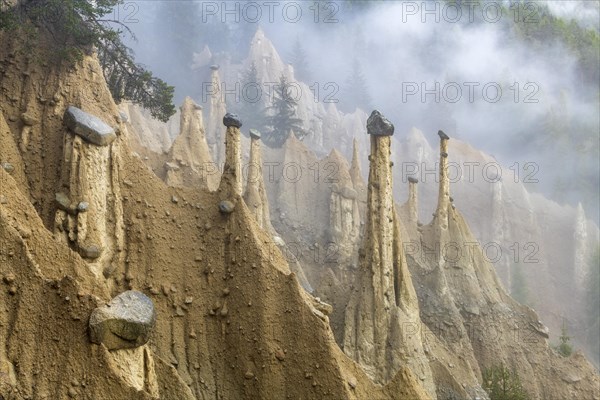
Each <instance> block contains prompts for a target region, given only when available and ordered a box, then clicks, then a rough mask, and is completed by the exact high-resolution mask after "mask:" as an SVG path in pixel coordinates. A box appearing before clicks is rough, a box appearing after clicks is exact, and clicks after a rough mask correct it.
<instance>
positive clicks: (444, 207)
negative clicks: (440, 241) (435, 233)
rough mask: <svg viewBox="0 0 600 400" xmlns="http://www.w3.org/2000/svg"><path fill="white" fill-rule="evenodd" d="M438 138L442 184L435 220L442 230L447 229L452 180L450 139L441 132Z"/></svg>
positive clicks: (440, 185)
mask: <svg viewBox="0 0 600 400" xmlns="http://www.w3.org/2000/svg"><path fill="white" fill-rule="evenodd" d="M438 136H439V137H440V182H439V193H438V204H437V209H436V212H435V219H436V221H437V225H438V226H439V227H440V228H442V229H447V228H448V206H449V205H450V180H449V179H448V140H450V137H449V136H448V135H446V134H445V133H444V132H443V131H441V130H440V131H438Z"/></svg>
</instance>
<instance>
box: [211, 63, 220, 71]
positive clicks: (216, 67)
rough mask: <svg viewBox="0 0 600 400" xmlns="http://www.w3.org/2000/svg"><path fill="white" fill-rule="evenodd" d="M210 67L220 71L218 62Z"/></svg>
mask: <svg viewBox="0 0 600 400" xmlns="http://www.w3.org/2000/svg"><path fill="white" fill-rule="evenodd" d="M210 69H212V70H213V71H218V70H219V65H218V64H213V65H211V66H210Z"/></svg>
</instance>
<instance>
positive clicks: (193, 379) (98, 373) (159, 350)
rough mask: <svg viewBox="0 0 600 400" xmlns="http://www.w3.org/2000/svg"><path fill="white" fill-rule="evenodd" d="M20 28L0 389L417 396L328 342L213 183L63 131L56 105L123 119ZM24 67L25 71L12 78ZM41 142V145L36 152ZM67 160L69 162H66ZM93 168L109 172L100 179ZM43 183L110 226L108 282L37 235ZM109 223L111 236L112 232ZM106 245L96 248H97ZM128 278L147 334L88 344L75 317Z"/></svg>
mask: <svg viewBox="0 0 600 400" xmlns="http://www.w3.org/2000/svg"><path fill="white" fill-rule="evenodd" d="M19 37H21V36H20V35H15V38H14V39H13V38H9V37H7V36H5V34H4V33H1V32H0V49H1V50H2V51H0V65H1V66H2V67H1V68H2V69H3V73H2V74H1V75H0V85H1V86H2V88H3V90H2V91H0V97H1V98H2V101H1V102H0V104H2V108H3V111H4V114H5V115H7V118H8V119H9V121H10V124H9V125H10V129H11V131H12V132H11V133H12V135H13V137H15V138H17V139H18V140H19V143H21V142H20V140H21V139H20V138H21V136H20V133H21V132H22V129H21V128H22V124H23V123H24V121H22V120H21V119H19V118H20V114H21V113H22V112H24V110H21V109H20V107H21V106H22V105H23V104H26V105H29V107H30V108H31V109H33V110H34V112H33V113H30V115H33V116H34V118H33V121H31V120H30V119H28V120H27V122H34V123H37V125H32V126H30V125H27V126H30V128H32V129H31V130H30V131H29V132H28V134H29V135H30V136H29V137H28V139H29V142H28V143H27V145H26V152H21V150H19V151H20V152H21V155H22V157H23V158H24V165H25V166H26V168H27V178H28V179H29V182H30V188H29V192H28V188H27V187H24V186H20V184H19V183H17V181H16V180H15V179H14V178H13V177H12V176H11V175H9V174H8V173H7V172H6V171H5V170H4V168H0V181H1V182H2V196H4V197H3V198H2V202H1V203H2V204H1V205H0V243H1V244H2V245H1V246H0V257H1V259H2V262H0V275H1V276H2V281H1V283H0V286H1V288H2V290H0V304H2V305H3V306H2V307H0V368H1V371H2V372H3V373H4V371H8V374H7V376H8V382H7V380H5V379H4V377H5V375H2V379H0V396H2V397H5V398H10V399H12V398H16V399H18V400H21V399H36V398H40V399H43V398H57V399H66V398H91V399H96V398H98V399H100V398H102V399H131V400H150V399H177V400H192V399H210V398H219V397H223V398H232V399H238V398H252V399H255V398H256V399H260V398H287V397H294V396H296V397H301V398H313V397H314V398H322V399H332V400H334V399H335V400H339V399H363V398H369V397H375V398H406V399H414V398H426V394H425V393H424V392H423V389H422V388H421V387H420V384H419V382H418V381H417V380H416V379H415V377H414V376H413V375H412V374H411V373H410V371H409V370H407V369H402V370H401V371H400V372H399V373H398V374H397V376H396V377H395V379H393V380H392V381H391V382H390V383H389V384H388V385H386V386H377V385H374V384H373V383H372V382H371V381H370V380H369V379H368V377H367V376H366V375H365V374H364V372H363V371H362V370H361V369H360V367H359V366H358V365H357V364H356V363H354V362H353V361H352V360H350V359H349V358H348V357H346V356H345V355H344V354H343V353H342V352H341V351H340V350H339V348H338V347H337V346H336V345H335V342H334V340H333V337H332V334H331V330H330V328H329V325H328V324H327V317H326V316H325V314H326V313H327V312H329V309H328V307H327V306H326V305H324V304H322V303H321V302H317V301H315V299H312V298H310V296H308V295H307V294H306V293H305V292H304V291H303V290H302V289H301V288H300V286H299V285H298V280H297V279H296V277H295V276H294V275H293V274H291V273H290V270H289V268H288V267H287V264H286V262H285V260H284V259H283V257H282V255H281V253H280V252H278V251H272V252H271V251H270V249H269V248H268V247H267V246H266V245H265V243H269V242H270V241H271V240H272V238H271V237H269V236H268V235H266V234H265V232H264V231H263V230H260V229H256V228H255V227H256V224H255V223H254V222H253V221H252V219H253V216H252V215H251V214H250V213H249V212H248V209H247V208H246V207H245V206H244V204H243V203H242V202H241V201H237V202H236V207H235V211H234V212H233V213H231V214H229V215H228V217H226V218H225V217H223V216H222V215H221V214H220V211H219V210H218V208H217V207H216V205H217V204H219V201H221V200H222V198H221V193H218V192H215V193H210V192H206V191H202V190H198V189H196V188H177V189H175V188H171V187H168V186H166V185H165V184H164V183H163V182H161V181H160V180H159V179H158V178H157V177H156V176H155V175H154V174H153V173H152V171H150V169H149V168H147V166H146V165H144V164H143V162H142V159H141V158H140V157H137V156H135V155H133V154H132V153H131V152H130V151H129V149H128V147H127V143H126V141H123V139H122V136H121V135H118V136H117V139H115V141H114V142H112V143H111V144H109V145H108V146H104V147H99V146H95V145H93V144H90V143H87V142H84V141H83V140H82V139H81V138H80V137H79V136H76V135H73V134H71V133H69V132H68V131H67V130H66V129H64V127H62V118H61V117H62V115H63V113H64V110H65V108H66V106H67V104H75V105H76V106H77V107H78V108H80V109H83V110H85V111H87V112H89V113H91V114H93V115H96V116H98V117H99V118H101V119H102V120H103V121H105V122H106V123H107V124H109V125H111V121H118V120H119V121H120V118H119V115H118V110H117V108H116V106H115V104H114V103H113V102H112V100H111V97H110V94H109V92H108V90H107V88H106V83H105V82H104V81H103V80H102V71H101V70H100V69H99V66H98V64H97V62H96V61H95V60H94V59H93V57H87V56H86V57H85V58H84V61H83V62H81V63H78V64H75V65H74V66H73V67H72V68H70V69H66V68H64V67H63V66H62V65H64V64H62V65H61V66H60V67H59V66H54V65H53V64H51V63H49V64H47V65H46V64H45V65H43V66H42V65H39V64H37V63H34V62H29V61H28V60H27V59H26V54H28V53H29V52H24V51H15V52H14V53H13V52H8V51H6V48H7V47H9V48H12V47H17V50H22V48H19V46H18V38H19ZM44 37H45V36H44V35H41V36H40V38H42V39H43V38H44ZM52 43H54V42H53V40H51V39H49V41H48V42H47V43H44V44H48V45H49V46H50V45H51V44H52ZM36 44H37V42H35V41H34V42H33V45H34V46H35V45H36ZM50 49H51V50H53V49H52V48H50ZM33 50H34V52H35V53H37V52H38V51H42V50H43V48H36V49H33ZM7 54H13V57H14V60H13V59H12V58H13V57H8V56H7ZM24 54H25V55H24ZM49 59H50V58H49ZM28 66H34V67H35V70H34V71H31V70H29V69H28ZM24 71H30V72H32V73H31V74H30V75H27V76H26V77H25V75H24V74H23V72H24ZM39 82H44V83H45V84H44V85H39V86H38V84H39ZM67 83H68V85H67ZM30 85H35V89H36V90H35V91H33V90H31V87H30ZM47 88H52V89H53V90H54V89H56V88H59V90H58V93H59V96H57V100H56V103H55V105H52V106H50V105H49V102H48V101H47V102H46V103H47V104H48V106H46V105H43V106H42V105H40V104H46V103H39V104H38V103H37V98H36V97H37V96H43V99H44V100H45V101H46V100H47V99H53V95H54V91H53V90H52V91H51V92H50V93H46V92H45V90H46V89H47ZM21 89H23V90H21ZM48 94H49V95H48ZM21 96H26V97H27V98H21ZM63 96H64V97H63ZM9 97H14V98H15V99H16V100H14V101H13V100H10V99H9ZM52 101H54V100H52ZM11 118H12V119H13V120H10V119H11ZM15 118H16V119H15ZM119 123H120V124H121V125H120V126H119V131H120V132H122V134H123V135H125V133H124V126H123V124H122V123H121V122H119ZM111 126H112V125H111ZM234 129H237V128H235V127H230V130H234ZM236 133H238V134H239V132H236ZM65 137H66V139H65ZM125 137H126V136H125ZM43 144H44V145H46V147H44V148H45V149H47V150H48V151H47V152H44V153H43V157H42V156H41V155H42V153H40V149H42V145H43ZM63 149H64V153H63V151H62V150H63ZM105 152H106V153H105ZM238 154H239V153H238ZM65 155H66V157H65ZM72 155H75V157H71V156H72ZM65 160H67V161H66V162H65ZM76 160H80V163H79V164H78V165H83V167H82V168H79V167H77V168H76V167H75V166H72V165H71V162H73V163H76ZM88 161H93V162H90V163H88ZM8 162H11V163H18V161H16V162H15V161H14V160H8ZM109 165H110V168H108V169H106V167H107V166H109ZM78 168H79V169H78ZM15 171H16V168H15ZM78 171H79V173H78ZM91 171H93V172H95V174H90V173H89V172H91ZM106 171H108V172H110V174H108V176H109V177H110V179H106V180H105V177H106V176H105V172H106ZM226 172H227V171H226ZM63 173H64V174H63ZM55 174H56V175H59V176H54V175H55ZM226 176H230V174H228V173H226ZM43 178H47V182H42V179H43ZM86 179H87V180H89V181H90V182H88V183H85V182H86V181H85V180H86ZM232 180H233V181H236V180H235V179H232ZM70 182H73V184H70ZM100 184H103V185H104V187H105V189H103V190H104V191H102V190H100V192H99V193H96V195H97V196H98V197H99V198H105V199H107V200H106V201H107V204H109V205H110V204H112V203H111V202H112V201H113V199H118V201H119V202H120V204H121V205H122V212H123V215H122V218H116V216H115V213H114V212H113V211H112V210H111V208H110V206H109V207H107V210H100V209H96V211H95V210H94V209H95V208H96V207H97V206H98V204H99V202H98V201H96V200H94V199H92V200H88V198H87V194H89V193H88V191H89V188H91V187H93V188H94V189H96V190H99V188H98V187H96V186H94V185H100ZM236 187H237V186H236ZM230 188H231V189H233V188H234V185H231V186H230ZM117 190H118V191H117ZM231 192H233V193H238V194H239V192H234V191H233V190H232V191H231ZM56 193H64V194H65V195H66V199H68V202H67V201H65V198H64V197H63V196H59V198H60V199H61V207H63V208H65V209H67V210H68V212H67V211H65V210H63V209H59V210H60V211H61V212H64V213H66V214H68V215H69V216H72V215H71V214H70V213H69V212H72V213H74V211H72V207H71V204H77V205H78V204H79V203H80V202H81V200H80V197H79V194H81V193H83V194H85V195H86V196H84V197H86V198H84V199H83V201H85V202H88V204H89V208H88V209H87V211H85V212H84V213H83V214H87V216H88V217H89V215H91V213H93V212H98V215H99V216H101V215H104V216H105V217H106V219H105V221H107V223H108V224H111V223H113V224H123V226H124V232H125V235H126V240H125V242H124V244H125V246H124V247H123V248H122V249H121V254H122V259H121V258H120V259H119V260H117V261H115V262H114V268H117V269H116V271H118V272H119V273H115V274H113V275H111V276H110V277H111V279H108V280H107V279H103V278H102V277H100V279H98V278H99V277H98V276H97V275H96V274H95V272H96V271H97V270H96V268H95V266H94V265H91V264H87V263H86V262H84V261H83V260H82V259H81V257H79V256H78V255H77V254H76V253H75V252H73V251H71V250H70V248H69V246H68V245H67V244H68V243H65V242H64V241H62V240H57V238H56V237H53V235H52V234H50V233H49V229H48V228H52V223H47V222H46V220H47V219H48V216H51V217H52V218H53V216H54V214H55V211H56V209H57V208H58V205H57V202H56V199H55V197H56V196H55V194H56ZM236 196H237V195H235V196H233V197H236ZM238 197H239V196H238ZM115 201H117V200H115ZM46 203H50V204H51V205H52V206H51V207H48V206H47V205H46ZM67 203H68V204H67ZM34 204H35V207H34ZM208 205H210V206H208ZM50 209H51V210H50ZM49 210H50V211H49ZM79 211H80V213H81V211H82V210H79ZM103 211H104V214H103V213H102V212H103ZM40 217H41V218H40ZM52 218H49V219H50V222H52ZM77 218H79V216H77ZM44 223H46V224H45V225H44ZM88 223H90V221H89V220H88ZM94 226H96V225H94ZM109 227H110V225H109ZM106 231H107V234H106V237H107V238H108V239H107V242H110V240H111V238H113V234H114V232H112V231H111V230H110V229H108V228H107V229H106ZM109 247H110V246H109ZM105 254H106V249H104V251H103V253H102V256H101V257H104V255H105ZM5 260H6V262H5ZM108 281H110V284H108V283H107V282H108ZM127 287H133V288H136V289H137V290H139V291H143V292H144V294H146V295H147V296H148V297H151V298H152V301H153V303H154V306H155V309H156V313H157V319H156V325H155V332H154V334H153V335H152V336H151V338H150V343H149V344H147V345H144V346H140V347H136V348H133V349H119V350H113V351H110V350H108V349H107V348H106V346H103V345H102V346H97V345H94V344H92V343H90V341H89V339H88V336H87V335H85V332H86V331H87V329H88V316H89V315H90V314H91V313H92V311H93V310H94V309H96V308H98V307H99V306H102V303H103V302H104V301H108V300H109V299H110V298H112V297H113V295H114V294H115V293H119V292H122V291H123V290H125V289H126V288H127ZM263 366H264V368H263Z"/></svg>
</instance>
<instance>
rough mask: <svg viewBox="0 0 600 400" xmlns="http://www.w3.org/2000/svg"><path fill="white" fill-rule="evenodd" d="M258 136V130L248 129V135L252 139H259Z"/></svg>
mask: <svg viewBox="0 0 600 400" xmlns="http://www.w3.org/2000/svg"><path fill="white" fill-rule="evenodd" d="M260 136H261V134H260V132H259V131H257V130H256V129H250V137H251V138H252V139H260Z"/></svg>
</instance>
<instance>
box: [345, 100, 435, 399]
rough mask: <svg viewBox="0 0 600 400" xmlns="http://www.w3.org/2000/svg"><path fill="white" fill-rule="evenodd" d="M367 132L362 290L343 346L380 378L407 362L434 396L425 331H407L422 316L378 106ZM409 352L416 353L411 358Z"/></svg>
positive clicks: (387, 126)
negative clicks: (404, 245)
mask: <svg viewBox="0 0 600 400" xmlns="http://www.w3.org/2000/svg"><path fill="white" fill-rule="evenodd" d="M367 131H368V133H369V135H371V156H370V161H371V164H370V168H369V182H368V195H367V196H368V197H367V217H366V226H365V233H364V238H363V242H362V246H361V250H360V252H359V254H360V256H359V257H360V258H359V264H360V268H359V273H358V277H357V283H356V285H355V286H356V287H357V290H356V291H354V292H353V293H352V294H351V298H350V301H349V303H348V307H347V309H346V324H345V332H344V351H345V352H346V354H348V355H349V356H350V357H352V358H354V359H355V360H356V361H357V362H358V363H359V364H360V365H361V366H362V367H363V368H364V369H365V371H366V372H367V374H368V375H370V376H371V378H373V379H374V380H375V381H376V382H378V383H385V382H387V381H388V380H389V379H391V378H392V377H393V376H394V375H395V374H396V373H397V372H398V370H399V369H400V367H401V366H402V365H407V364H408V366H409V368H411V370H412V371H413V373H415V374H417V375H418V376H420V377H422V380H423V382H424V385H425V387H426V388H427V390H428V391H429V392H430V393H432V395H433V396H434V395H435V388H434V384H433V377H432V373H431V370H430V368H429V364H428V361H427V358H426V357H425V355H424V351H423V344H422V342H421V338H420V336H419V335H406V334H402V332H403V329H404V328H403V324H407V323H415V321H419V305H418V301H417V297H416V293H415V290H414V287H413V285H412V279H411V277H410V273H409V272H408V267H407V263H406V258H405V256H404V252H403V249H402V238H401V237H400V223H399V220H398V216H397V214H396V209H395V204H394V198H393V194H392V189H393V184H392V163H391V161H390V156H391V136H392V135H393V133H394V126H393V125H392V124H391V123H390V122H389V121H388V120H387V119H386V118H385V117H384V116H383V115H381V113H379V112H378V111H373V113H372V114H371V116H370V117H369V120H368V122H367ZM403 354H404V356H403ZM406 354H411V356H410V357H409V358H408V360H407V358H406V356H405V355H406Z"/></svg>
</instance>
